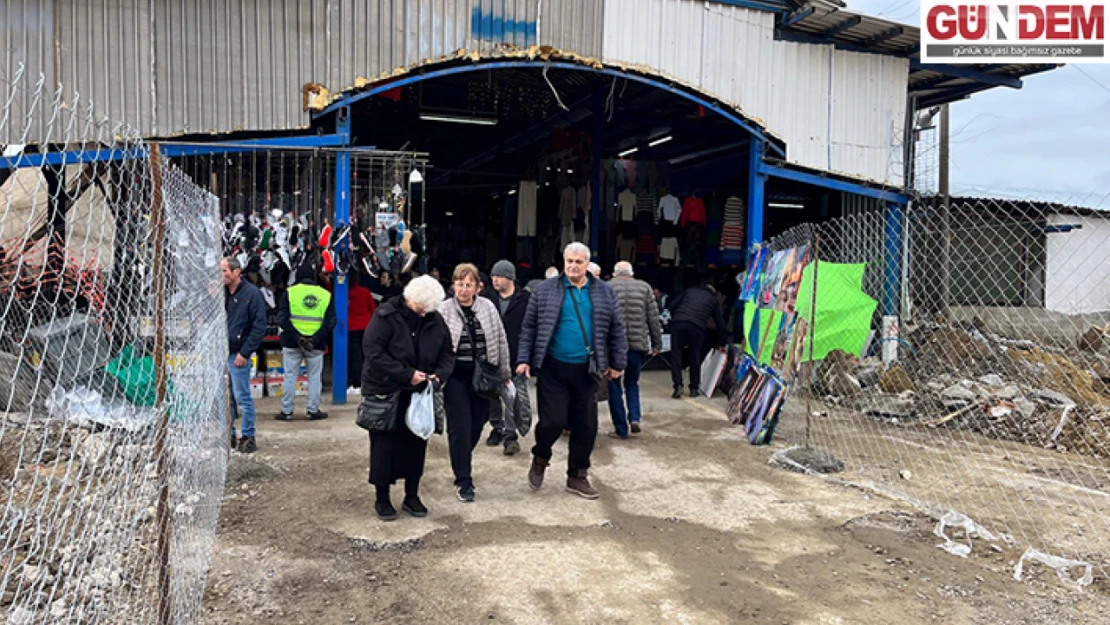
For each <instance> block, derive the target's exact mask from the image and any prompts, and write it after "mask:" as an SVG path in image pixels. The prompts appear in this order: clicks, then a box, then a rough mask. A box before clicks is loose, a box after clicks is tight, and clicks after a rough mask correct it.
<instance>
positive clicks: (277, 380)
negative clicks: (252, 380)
mask: <svg viewBox="0 0 1110 625" xmlns="http://www.w3.org/2000/svg"><path fill="white" fill-rule="evenodd" d="M284 383H285V379H284V378H282V377H280V376H278V377H268V378H266V395H268V396H270V397H281V385H282V384H284Z"/></svg>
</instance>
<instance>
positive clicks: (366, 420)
mask: <svg viewBox="0 0 1110 625" xmlns="http://www.w3.org/2000/svg"><path fill="white" fill-rule="evenodd" d="M400 396H401V391H393V392H392V393H387V394H385V395H366V396H363V398H362V403H360V404H359V405H358V418H357V419H355V424H356V425H358V426H359V427H360V428H362V429H364V430H366V431H368V432H394V431H396V430H397V426H398V425H399V424H400V423H401V419H400V417H399V416H398V414H397V404H398V400H399V399H400Z"/></svg>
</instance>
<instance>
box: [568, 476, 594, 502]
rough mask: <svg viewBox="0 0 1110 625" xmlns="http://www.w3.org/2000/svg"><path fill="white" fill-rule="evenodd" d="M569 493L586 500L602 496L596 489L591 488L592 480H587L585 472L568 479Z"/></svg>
mask: <svg viewBox="0 0 1110 625" xmlns="http://www.w3.org/2000/svg"><path fill="white" fill-rule="evenodd" d="M567 492H568V493H573V494H575V495H578V496H579V497H585V498H586V499H597V498H598V497H600V496H601V493H599V492H597V489H596V488H594V487H593V486H590V480H588V479H587V478H586V472H585V471H579V472H578V475H576V476H572V477H568V478H567Z"/></svg>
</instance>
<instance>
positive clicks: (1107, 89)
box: [1068, 65, 1110, 93]
mask: <svg viewBox="0 0 1110 625" xmlns="http://www.w3.org/2000/svg"><path fill="white" fill-rule="evenodd" d="M1068 67H1074V68H1075V69H1076V70H1077V71H1078V72H1079V73H1080V74H1083V75H1084V76H1086V77H1087V78H1090V79H1091V82H1093V83H1095V84H1096V85H1098V86H1100V87H1102V90H1103V91H1105V92H1106V93H1110V87H1107V86H1106V85H1104V84H1102V82H1101V81H1099V80H1098V79H1097V78H1095V77H1094V76H1092V75H1090V74H1088V73H1087V72H1086V71H1084V69H1083V68H1082V67H1080V66H1079V65H1069V66H1068Z"/></svg>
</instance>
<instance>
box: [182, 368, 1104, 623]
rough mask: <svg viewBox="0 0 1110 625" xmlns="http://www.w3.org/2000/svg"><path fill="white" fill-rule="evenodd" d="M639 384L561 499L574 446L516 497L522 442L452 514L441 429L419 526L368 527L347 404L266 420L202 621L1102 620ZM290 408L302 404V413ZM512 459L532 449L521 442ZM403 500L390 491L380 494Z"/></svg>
mask: <svg viewBox="0 0 1110 625" xmlns="http://www.w3.org/2000/svg"><path fill="white" fill-rule="evenodd" d="M668 395H669V380H668V379H667V377H666V376H665V374H664V373H662V372H649V373H647V374H646V375H645V379H644V398H645V402H644V403H645V411H646V414H645V417H644V424H645V428H644V433H643V434H642V435H641V436H639V437H637V438H635V439H633V440H629V441H618V440H613V439H609V438H608V437H606V436H605V433H606V432H608V431H609V429H610V427H609V426H608V423H607V419H608V409H607V407H606V406H604V405H603V406H602V407H601V415H602V422H603V423H602V426H601V428H600V435H599V437H598V443H597V449H596V451H595V453H594V463H595V467H594V470H593V471H592V474H591V479H592V480H593V481H594V484H595V485H596V486H597V487H598V489H599V490H600V491H601V495H602V496H601V499H599V500H597V501H587V500H584V499H581V498H579V497H576V496H573V495H570V494H567V493H565V492H563V488H562V487H563V483H562V479H561V478H562V473H563V471H562V469H563V467H564V466H565V465H564V463H565V459H566V445H565V443H560V445H558V446H557V448H556V452H555V458H554V461H553V466H552V469H550V470H549V473H548V481H547V483H546V484H545V485H544V488H543V489H542V490H540V491H539V492H532V491H530V490H529V489H528V486H527V482H526V473H527V468H528V462H529V455H528V454H527V452H525V453H522V454H520V455H517V456H514V457H506V456H504V455H502V454H501V450H500V448H490V447H486V446H485V445H484V438H483V444H481V445H480V446H479V447H478V449H477V450H476V452H475V461H474V471H475V483H476V486H477V493H478V499H477V501H476V502H475V503H471V504H465V503H462V502H459V501H458V500H457V499H456V498H455V495H454V488H453V486H452V484H451V472H450V466H449V463H448V459H447V445H446V440H445V439H444V437H442V436H436V437H433V439H432V442H431V444H430V447H429V450H428V465H427V470H426V475H425V478H424V482H423V484H422V488H421V496H422V498H423V499H424V502H425V503H426V504H427V506H428V507H429V508H430V510H431V514H430V515H429V516H428V517H427V518H425V519H414V518H411V517H409V516H407V515H405V514H404V513H402V515H401V518H400V519H399V520H397V521H394V522H390V523H383V522H381V521H378V520H377V519H376V518H375V517H374V515H373V510H372V503H373V491H372V489H371V487H370V486H369V485H368V484H367V483H366V477H367V475H366V474H367V467H368V451H369V444H368V440H367V437H366V434H365V433H364V432H363V431H362V430H360V429H359V428H358V427H357V426H355V425H354V408H353V406H349V407H333V408H330V409H329V410H330V412H331V418H330V419H328V420H326V421H323V422H307V421H303V420H298V421H295V422H292V423H279V422H275V421H273V420H272V419H271V417H272V414H273V413H274V412H276V411H277V404H276V402H272V401H271V400H267V402H266V403H263V404H262V405H261V406H260V419H259V433H258V441H259V447H260V452H259V453H258V454H255V455H253V456H250V457H247V456H241V455H239V454H235V455H234V458H233V461H232V466H231V471H230V474H229V477H228V483H227V488H226V495H225V499H224V502H223V509H222V512H221V520H220V528H219V534H218V537H217V544H216V550H215V554H214V557H213V562H212V567H211V572H210V578H209V584H208V590H207V594H206V597H205V610H204V611H205V622H206V623H212V624H215V623H256V622H261V621H263V620H265V621H266V622H269V623H476V622H500V623H519V624H525V623H567V624H571V623H736V622H745V623H747V622H750V623H773V624H775V625H778V624H786V623H790V624H794V623H797V624H840V623H843V624H848V623H890V622H898V623H934V622H942V623H976V624H978V623H983V624H986V623H992V624H993V623H1030V624H1032V623H1096V622H1100V618H1101V617H1100V616H1097V615H1099V614H1101V613H1105V612H1103V610H1104V609H1105V607H1106V606H1105V603H1106V602H1105V596H1106V595H1105V592H1104V589H1102V588H1101V587H1100V586H1098V585H1097V584H1096V586H1095V587H1093V588H1091V589H1088V591H1087V592H1085V593H1082V594H1078V593H1074V592H1073V591H1069V590H1067V589H1065V588H1063V587H1062V586H1061V585H1060V584H1059V583H1058V582H1057V581H1056V579H1055V575H1054V574H1053V572H1052V571H1051V570H1044V571H1034V574H1033V577H1032V580H1030V581H1026V582H1016V581H1014V580H1013V579H1012V563H1014V562H1016V560H1017V558H1018V557H1019V556H1020V554H1019V553H1012V552H1010V551H1007V550H1006V549H1002V551H996V550H995V549H991V548H988V547H989V546H988V545H978V546H977V547H976V549H975V550H974V551H973V553H972V555H971V557H970V558H967V559H963V558H958V557H956V556H953V555H951V554H948V553H947V552H945V551H943V550H941V549H938V548H937V546H936V545H937V543H938V542H940V541H939V539H937V538H936V537H935V536H933V535H932V533H931V532H932V529H933V525H934V524H933V521H932V520H930V519H927V518H925V517H923V516H921V515H920V514H918V513H917V512H916V511H915V510H912V509H910V508H908V507H906V506H905V505H903V504H901V503H900V502H897V501H894V500H889V499H885V498H881V497H878V496H875V495H872V494H870V493H868V492H866V491H863V490H859V489H856V488H851V487H847V486H841V485H836V484H830V483H828V482H825V481H822V480H820V479H817V478H813V477H808V476H804V475H799V474H795V473H791V472H787V471H783V470H781V469H777V468H773V467H772V466H770V465H769V464H768V462H767V460H768V458H769V456H770V455H771V453H773V452H774V451H776V450H777V449H781V448H782V445H781V444H776V445H775V446H774V447H771V448H768V447H752V446H750V445H749V444H748V443H747V441H746V440H745V439H744V438H743V437H742V436H741V431H740V430H739V429H737V428H733V427H730V426H729V425H728V424H727V422H726V420H725V418H724V415H723V409H724V399H723V398H721V397H715V398H712V399H707V398H699V399H682V400H673V399H670V398H669V396H668ZM298 411H299V412H298V416H302V415H303V404H302V405H300V406H298ZM528 439H529V440H528V441H526V445H525V449H526V450H527V447H528V446H529V445H530V443H531V440H530V439H531V437H530V436H529V437H528ZM400 498H401V492H400V488H399V486H398V488H397V493H396V496H395V498H394V503H395V504H398V505H399V502H400Z"/></svg>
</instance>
